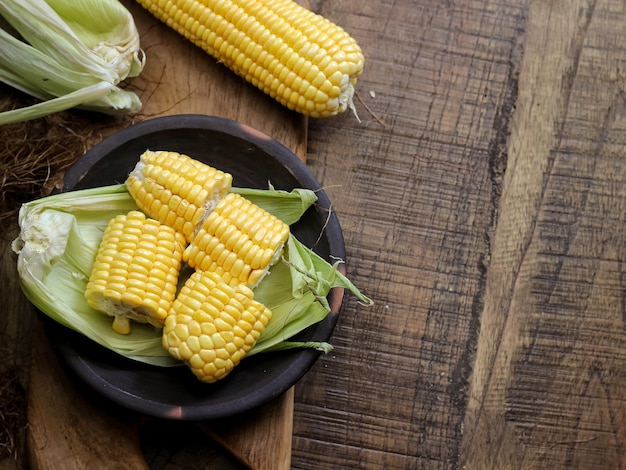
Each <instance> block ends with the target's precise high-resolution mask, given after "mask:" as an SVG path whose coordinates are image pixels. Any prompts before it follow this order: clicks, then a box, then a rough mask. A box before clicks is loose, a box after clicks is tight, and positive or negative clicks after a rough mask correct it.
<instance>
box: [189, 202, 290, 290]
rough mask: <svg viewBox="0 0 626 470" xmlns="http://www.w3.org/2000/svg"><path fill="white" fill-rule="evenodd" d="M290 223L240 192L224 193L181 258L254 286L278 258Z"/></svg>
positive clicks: (235, 280) (227, 279) (200, 267)
mask: <svg viewBox="0 0 626 470" xmlns="http://www.w3.org/2000/svg"><path fill="white" fill-rule="evenodd" d="M288 237H289V226H288V225H287V224H285V223H284V222H282V221H281V220H280V219H278V218H277V217H275V216H274V215H272V214H270V213H269V212H267V211H265V210H264V209H262V208H260V207H259V206H257V205H255V204H253V203H252V202H250V201H249V200H248V199H246V198H244V197H243V196H240V195H239V194H235V193H229V194H227V195H226V196H225V197H224V198H223V199H222V200H221V201H220V202H219V203H218V204H217V205H216V206H215V209H213V211H212V212H211V213H210V214H209V215H208V217H207V218H206V219H205V220H204V222H203V223H202V226H201V227H200V229H199V230H198V231H197V233H196V235H195V237H194V238H193V240H192V241H191V243H190V244H189V245H188V246H187V248H186V249H185V251H184V252H183V261H185V262H186V263H187V264H188V265H189V266H191V267H192V268H195V269H197V270H201V271H212V272H215V273H217V274H219V275H220V276H222V278H223V279H224V281H225V282H226V283H227V284H230V285H235V284H240V283H243V284H246V285H248V286H250V287H254V286H256V285H257V284H258V283H259V282H260V281H261V279H262V278H263V277H264V276H265V275H266V274H267V271H268V269H269V268H270V267H271V266H272V265H273V264H275V263H276V261H278V259H279V257H280V254H281V253H282V250H283V247H284V244H285V242H286V241H287V238H288Z"/></svg>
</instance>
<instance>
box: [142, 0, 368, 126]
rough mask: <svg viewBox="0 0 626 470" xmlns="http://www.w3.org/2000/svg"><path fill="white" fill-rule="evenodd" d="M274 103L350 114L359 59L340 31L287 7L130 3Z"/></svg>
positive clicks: (275, 2)
mask: <svg viewBox="0 0 626 470" xmlns="http://www.w3.org/2000/svg"><path fill="white" fill-rule="evenodd" d="M137 1H138V2H139V3H140V4H141V5H142V6H143V7H144V8H146V9H147V10H149V11H150V12H151V13H152V14H153V15H154V16H155V17H157V18H158V19H159V20H161V21H163V22H164V23H165V24H167V25H168V26H169V27H171V28H172V29H174V30H175V31H177V32H178V33H179V34H181V35H182V36H184V37H185V38H187V39H188V40H190V41H191V42H192V43H194V44H195V45H196V46H198V47H200V48H202V49H203V50H204V51H205V52H207V53H208V54H210V55H211V56H213V57H214V58H216V59H217V60H218V61H220V62H222V63H223V64H225V65H226V66H227V67H229V68H230V69H231V70H232V71H233V72H235V73H236V74H237V75H239V76H241V77H243V78H244V79H245V80H246V81H248V82H249V83H251V84H253V85H254V86H256V87H257V88H259V89H260V90H262V91H263V92H265V93H267V94H268V95H270V96H271V97H273V98H274V99H276V100H277V101H278V102H279V103H281V104H282V105H284V106H286V107H287V108H289V109H292V110H295V111H297V112H299V113H302V114H304V115H307V116H311V117H329V116H334V115H336V114H339V113H342V112H343V111H345V110H346V109H348V108H350V109H352V110H353V111H354V105H353V102H352V99H353V95H354V87H355V85H356V81H357V78H358V77H359V76H360V75H361V73H362V71H363V62H364V58H363V54H362V52H361V49H360V47H359V46H358V44H357V42H356V41H355V40H354V39H353V38H352V37H351V36H350V35H349V34H348V33H347V32H346V31H345V30H344V29H342V28H341V27H339V26H337V25H336V24H334V23H332V22H331V21H329V20H328V19H326V18H324V17H322V16H320V15H317V14H315V13H313V12H312V11H310V10H307V9H306V8H304V7H302V6H300V5H298V4H297V3H296V2H295V1H293V0H263V1H261V0H239V1H235V0H221V1H211V0H168V1H163V0H137Z"/></svg>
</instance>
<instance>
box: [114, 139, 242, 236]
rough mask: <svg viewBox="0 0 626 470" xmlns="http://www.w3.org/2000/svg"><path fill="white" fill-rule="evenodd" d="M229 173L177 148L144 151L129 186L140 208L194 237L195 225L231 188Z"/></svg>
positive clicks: (129, 180) (185, 234)
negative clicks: (174, 150) (174, 149)
mask: <svg viewBox="0 0 626 470" xmlns="http://www.w3.org/2000/svg"><path fill="white" fill-rule="evenodd" d="M232 181H233V178H232V176H231V175H230V174H228V173H224V172H223V171H220V170H217V169H215V168H213V167H211V166H209V165H206V164H204V163H202V162H199V161H197V160H194V159H193V158H191V157H189V156H187V155H183V154H180V153H177V152H168V151H156V152H154V151H151V150H147V151H146V152H144V153H143V154H142V155H141V157H140V160H139V162H137V165H136V166H135V169H134V170H133V171H132V172H131V173H130V174H129V175H128V178H127V180H126V187H127V189H128V192H129V193H130V195H131V196H132V197H133V199H134V200H135V202H136V203H137V206H138V207H139V209H141V210H142V211H143V212H145V213H146V214H147V215H148V216H149V217H152V218H154V219H156V220H158V221H159V222H161V223H162V224H165V225H169V226H170V227H172V228H174V229H175V230H176V231H177V232H180V233H182V234H183V235H184V236H185V238H186V239H187V241H188V242H189V241H191V239H192V237H193V235H194V232H195V230H196V228H197V227H198V226H199V225H200V224H201V223H202V220H203V219H204V217H206V215H207V214H208V213H209V212H211V210H213V207H215V204H217V202H218V201H219V200H220V199H221V198H222V197H224V195H225V194H226V193H227V192H228V191H229V190H230V188H231V185H232Z"/></svg>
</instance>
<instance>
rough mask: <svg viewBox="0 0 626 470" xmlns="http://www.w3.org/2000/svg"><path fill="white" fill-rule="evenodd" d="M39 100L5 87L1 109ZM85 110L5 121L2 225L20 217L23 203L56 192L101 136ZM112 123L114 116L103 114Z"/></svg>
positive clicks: (0, 161)
mask: <svg viewBox="0 0 626 470" xmlns="http://www.w3.org/2000/svg"><path fill="white" fill-rule="evenodd" d="M32 102H34V100H32V99H31V98H29V97H27V96H25V95H23V94H21V93H19V92H15V91H13V90H12V89H11V88H9V87H7V86H4V85H2V86H0V112H1V111H6V110H9V109H15V108H19V107H23V106H28V105H29V104H32ZM85 119H86V117H85V115H83V113H80V112H63V113H56V114H53V115H51V116H47V117H44V118H41V119H36V120H32V121H26V122H20V123H14V124H7V125H3V126H0V175H1V176H0V224H1V225H2V226H3V227H4V226H6V223H7V222H9V221H11V220H14V219H16V218H17V213H18V210H19V208H20V205H21V204H23V203H25V202H28V201H30V200H33V199H37V198H39V197H42V196H45V195H47V194H49V193H50V191H51V190H52V189H53V188H54V186H55V184H56V183H57V182H59V180H60V175H61V174H62V172H63V171H65V170H66V169H67V168H69V167H70V166H71V165H72V164H73V163H74V162H75V161H76V160H77V159H78V157H80V155H82V154H83V153H84V152H85V151H86V150H87V149H88V148H89V147H90V146H91V145H93V143H94V142H95V141H97V140H98V139H99V138H100V136H99V135H96V134H97V126H96V127H94V128H91V127H90V129H91V131H90V132H88V133H86V134H85V132H84V130H85ZM100 119H101V120H102V125H106V124H107V122H108V121H110V120H111V119H113V118H111V117H109V116H107V117H104V118H100Z"/></svg>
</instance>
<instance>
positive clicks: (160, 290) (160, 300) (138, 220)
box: [85, 211, 185, 334]
mask: <svg viewBox="0 0 626 470" xmlns="http://www.w3.org/2000/svg"><path fill="white" fill-rule="evenodd" d="M184 247H185V239H184V237H183V236H182V234H180V233H177V232H176V231H174V229H172V228H171V227H168V226H166V225H162V224H160V223H159V222H157V221H156V220H154V219H149V218H146V216H145V215H144V214H143V213H141V212H139V211H130V212H129V213H127V214H122V215H118V216H116V217H114V218H113V219H111V221H110V222H109V223H108V225H107V227H106V229H105V231H104V235H103V238H102V241H101V243H100V246H99V248H98V251H97V254H96V260H95V262H94V265H93V268H92V271H91V275H90V277H89V281H88V283H87V287H86V289H85V297H86V299H87V302H88V304H89V305H90V306H91V307H92V308H93V309H95V310H98V311H100V312H102V313H105V314H107V315H110V316H113V318H114V320H113V330H114V331H116V332H117V333H120V334H128V333H130V320H134V321H137V322H139V323H149V324H151V325H154V326H156V327H158V328H162V327H163V322H164V321H165V317H166V316H167V312H168V310H169V308H170V306H171V304H172V302H173V301H174V298H175V296H176V287H177V284H178V275H179V273H180V268H181V264H182V261H181V260H182V253H183V249H184Z"/></svg>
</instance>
